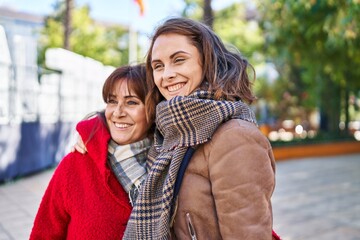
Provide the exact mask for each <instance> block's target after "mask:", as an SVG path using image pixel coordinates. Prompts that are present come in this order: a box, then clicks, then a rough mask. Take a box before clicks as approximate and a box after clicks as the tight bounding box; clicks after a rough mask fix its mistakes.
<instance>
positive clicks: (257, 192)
mask: <svg viewBox="0 0 360 240" xmlns="http://www.w3.org/2000/svg"><path fill="white" fill-rule="evenodd" d="M274 187H275V160H274V157H273V153H272V149H271V145H270V143H269V141H268V140H267V138H266V137H265V136H264V135H263V134H262V133H261V132H260V131H259V129H258V128H257V127H256V126H255V125H254V124H253V123H249V122H246V121H243V120H239V119H233V120H230V121H228V122H226V123H224V124H222V125H221V126H220V127H219V128H218V129H217V130H216V132H215V133H214V135H213V137H212V139H211V140H210V141H209V142H207V143H206V144H203V145H201V146H200V147H199V148H198V149H197V150H196V151H195V153H194V155H193V156H192V159H191V160H190V163H189V165H188V167H187V169H186V171H185V174H184V178H183V182H182V185H181V188H180V192H179V195H178V202H177V203H178V204H177V206H176V214H175V218H174V220H173V222H172V223H171V224H172V239H181V240H186V239H198V240H203V239H241V240H246V239H251V240H267V239H269V240H270V239H272V234H271V233H272V207H271V201H270V198H271V196H272V193H273V190H274Z"/></svg>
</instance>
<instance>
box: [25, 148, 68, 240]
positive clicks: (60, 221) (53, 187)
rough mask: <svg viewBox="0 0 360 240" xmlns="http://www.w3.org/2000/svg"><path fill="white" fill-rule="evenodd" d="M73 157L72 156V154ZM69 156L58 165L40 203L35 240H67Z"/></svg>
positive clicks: (32, 234)
mask: <svg viewBox="0 0 360 240" xmlns="http://www.w3.org/2000/svg"><path fill="white" fill-rule="evenodd" d="M70 155H71V154H70ZM69 158H70V157H69V155H68V156H67V157H65V158H64V159H63V160H62V161H61V163H60V164H59V165H58V167H57V169H56V170H55V172H54V175H53V176H52V178H51V180H50V182H49V185H48V187H47V189H46V191H45V194H44V196H43V198H42V201H41V203H40V206H39V209H38V212H37V214H36V217H35V221H34V225H33V228H32V231H31V234H30V240H35V239H66V235H67V226H68V224H69V221H70V216H69V214H68V213H67V207H66V202H65V201H66V199H67V198H66V186H67V177H66V171H68V170H67V169H66V164H65V162H66V161H68V160H70V159H69Z"/></svg>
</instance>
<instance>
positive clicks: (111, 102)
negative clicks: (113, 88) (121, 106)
mask: <svg viewBox="0 0 360 240" xmlns="http://www.w3.org/2000/svg"><path fill="white" fill-rule="evenodd" d="M107 103H109V104H117V101H116V100H114V99H109V100H108V101H107Z"/></svg>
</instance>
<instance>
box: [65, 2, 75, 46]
mask: <svg viewBox="0 0 360 240" xmlns="http://www.w3.org/2000/svg"><path fill="white" fill-rule="evenodd" d="M72 10H73V0H66V9H65V19H64V48H65V49H67V50H71V49H70V34H71V15H72V14H71V13H72Z"/></svg>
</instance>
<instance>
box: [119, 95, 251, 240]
mask: <svg viewBox="0 0 360 240" xmlns="http://www.w3.org/2000/svg"><path fill="white" fill-rule="evenodd" d="M156 113H157V114H156V116H157V117H156V124H157V128H158V129H157V132H156V133H155V144H154V147H153V148H151V149H150V150H149V154H148V164H149V165H148V170H149V174H148V177H147V179H146V180H145V183H144V184H143V186H142V188H141V189H140V194H139V197H138V199H137V201H136V203H135V206H134V208H133V211H132V213H131V216H130V219H129V222H128V225H127V228H126V231H125V235H124V239H169V238H170V219H171V214H172V213H171V208H172V204H173V203H174V202H175V199H173V194H174V185H175V180H176V177H177V173H178V170H179V166H180V163H181V161H182V159H183V157H184V154H185V152H186V150H187V148H188V147H189V146H196V145H198V144H202V143H205V142H207V141H209V140H210V139H211V137H212V135H213V133H214V132H215V131H216V129H217V128H218V126H219V125H221V124H222V123H223V122H225V121H227V120H229V119H231V118H239V119H243V120H246V121H249V122H253V123H255V124H256V119H255V115H254V113H253V112H252V110H251V109H250V108H249V106H247V105H246V104H244V103H243V102H241V101H236V102H229V101H215V100H213V95H212V94H211V93H209V92H206V91H202V90H199V91H196V92H194V93H192V94H191V95H189V96H187V97H182V96H177V97H174V98H173V99H171V100H169V101H163V102H161V103H159V104H158V106H157V108H156ZM174 214H175V213H174Z"/></svg>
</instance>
